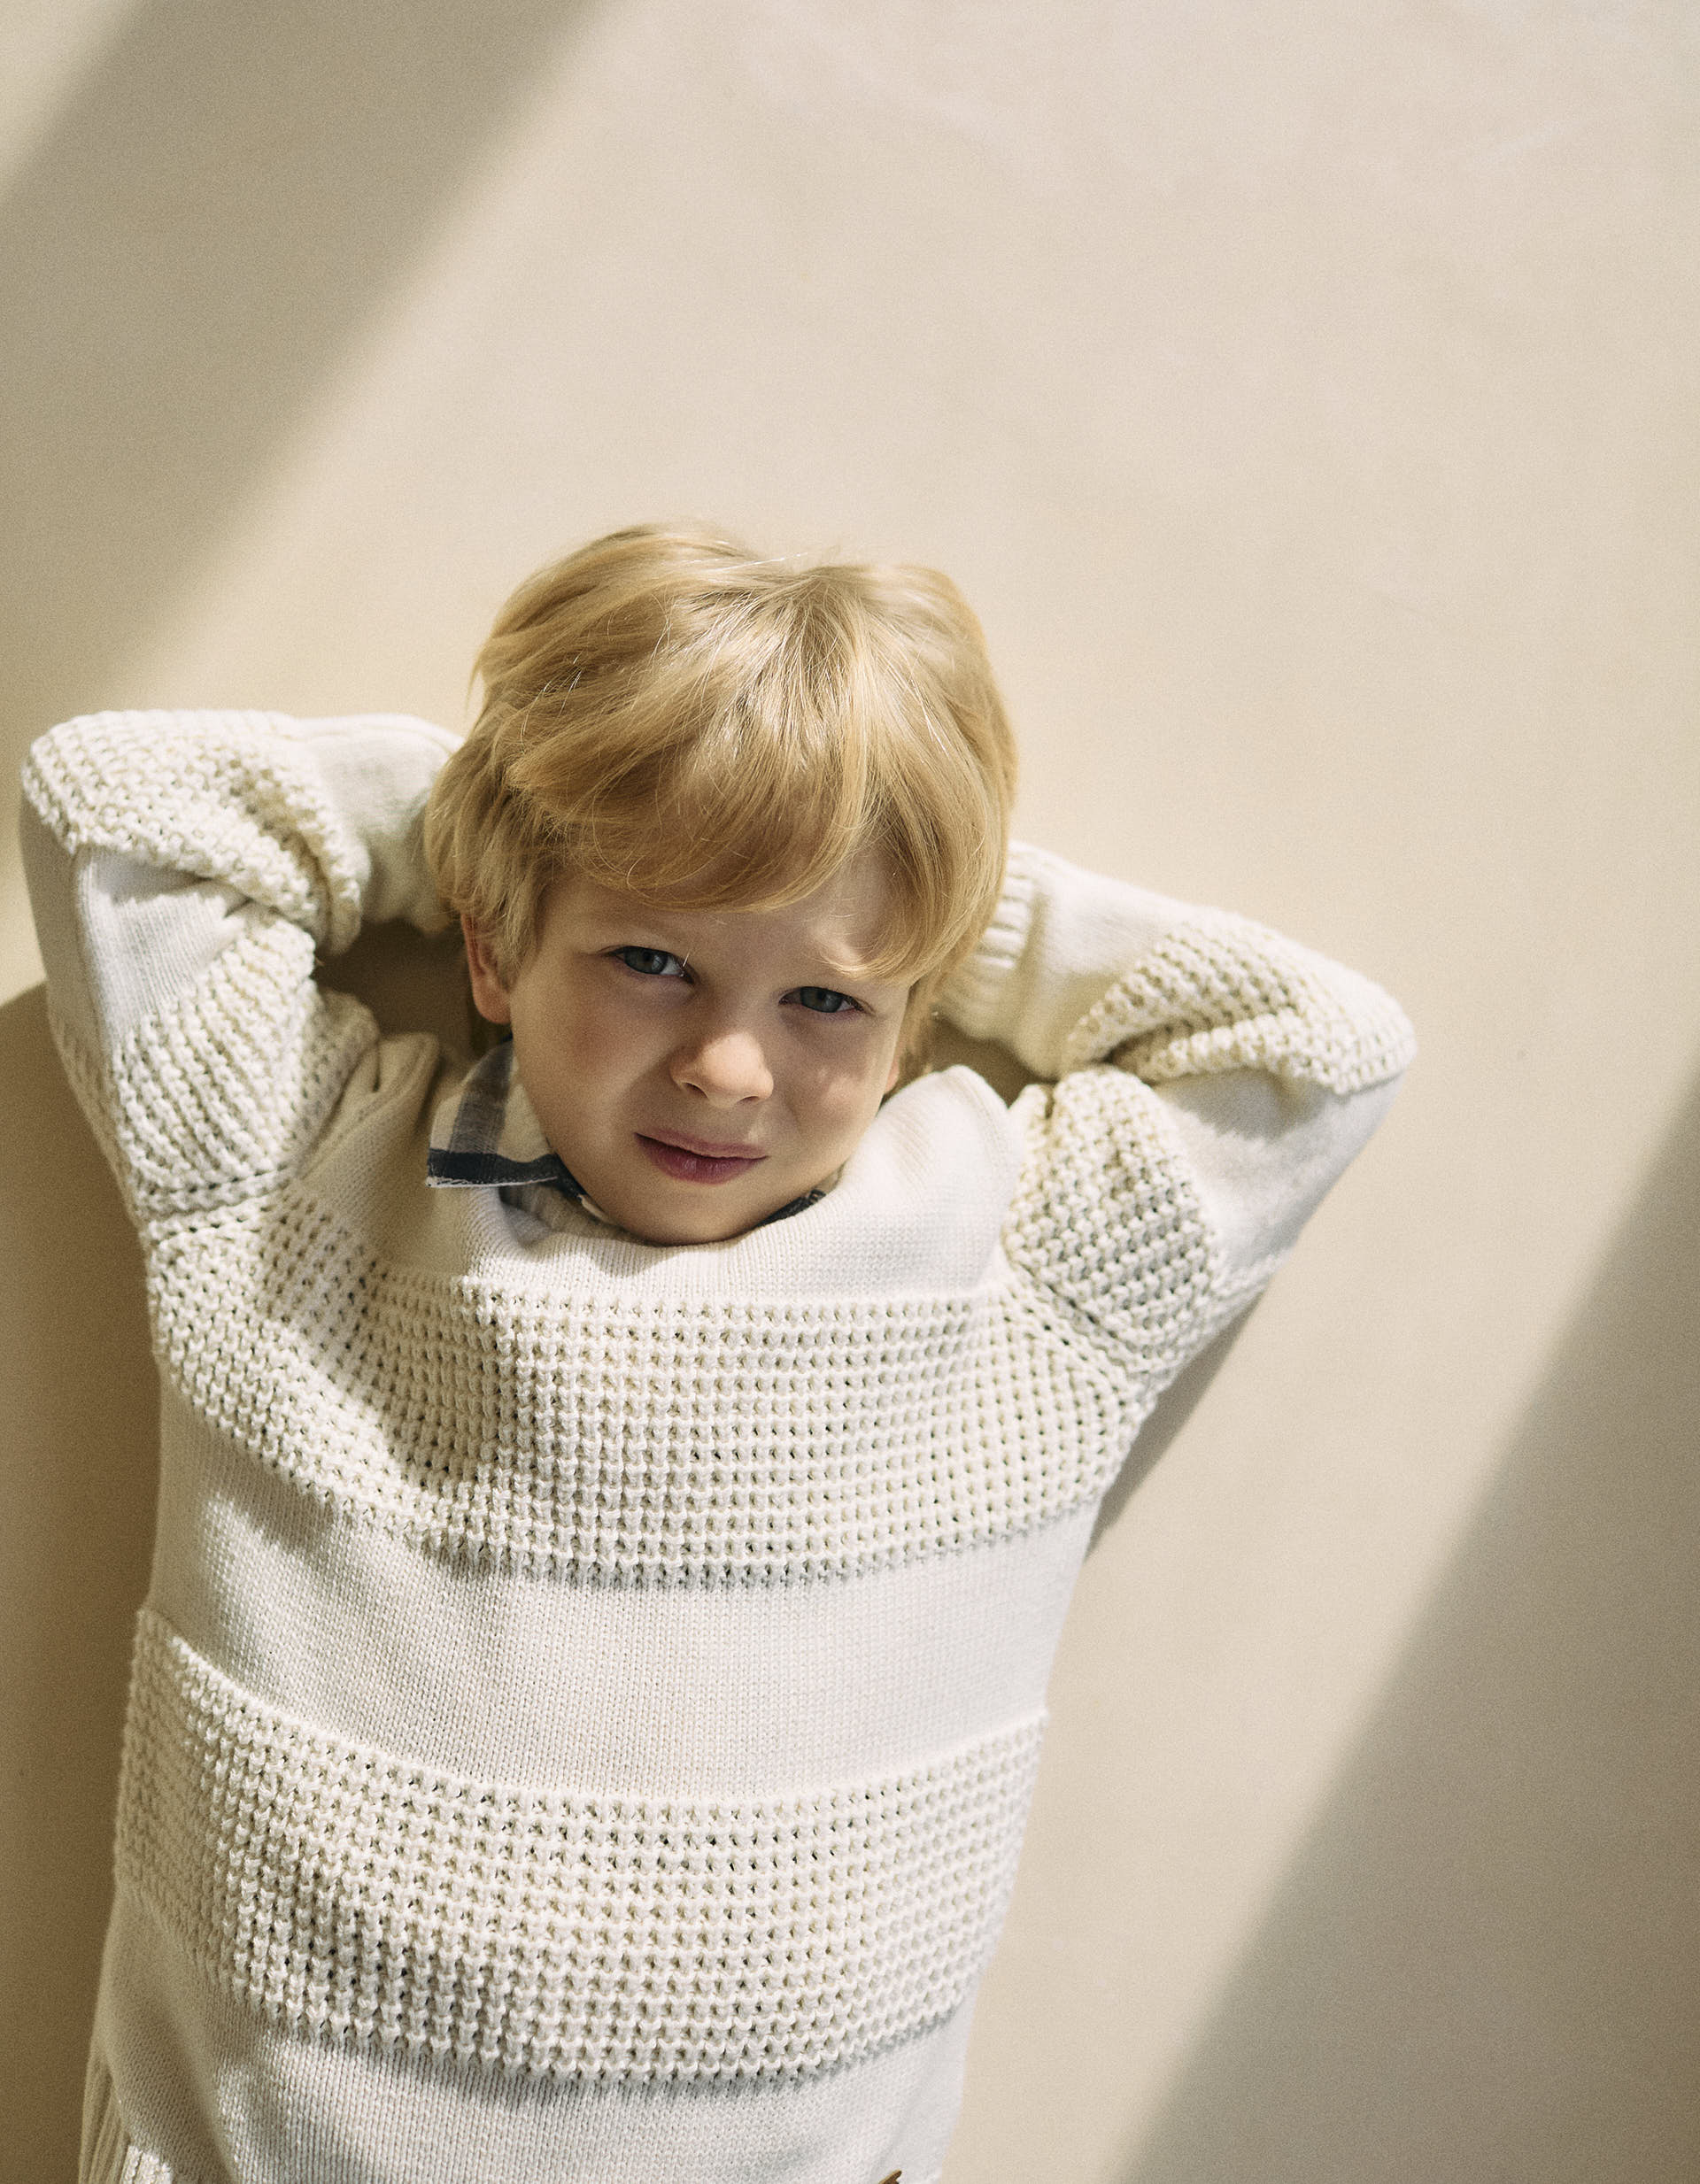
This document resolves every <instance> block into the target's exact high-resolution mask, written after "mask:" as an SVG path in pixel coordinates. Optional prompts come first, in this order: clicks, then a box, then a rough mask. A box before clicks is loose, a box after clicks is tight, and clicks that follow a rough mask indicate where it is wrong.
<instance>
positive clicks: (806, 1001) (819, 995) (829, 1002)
mask: <svg viewBox="0 0 1700 2184" xmlns="http://www.w3.org/2000/svg"><path fill="white" fill-rule="evenodd" d="M797 999H799V1000H800V1002H801V1003H802V1005H803V1007H805V1008H812V1009H813V1010H814V1011H815V1015H819V1016H841V1015H843V1014H844V1012H845V1010H846V1009H847V1008H859V1007H861V1006H862V1004H861V1003H860V1002H859V1001H853V1000H852V999H851V998H850V996H849V995H848V994H847V993H837V992H834V991H833V990H832V988H831V986H799V987H798V989H797Z"/></svg>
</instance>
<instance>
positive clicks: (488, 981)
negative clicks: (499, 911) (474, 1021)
mask: <svg viewBox="0 0 1700 2184" xmlns="http://www.w3.org/2000/svg"><path fill="white" fill-rule="evenodd" d="M460 930H461V932H462V933H463V934H464V935H465V936H466V943H467V969H468V973H469V974H470V976H471V978H472V1003H473V1007H475V1009H476V1010H477V1011H478V1014H479V1015H481V1016H482V1017H483V1019H484V1021H485V1022H486V1023H512V1022H513V1021H514V1010H513V1006H512V1004H511V1002H510V1001H509V999H508V993H507V988H506V986H505V985H504V984H502V982H501V980H500V979H499V978H498V976H497V975H496V962H495V958H494V957H493V956H492V955H491V952H490V948H489V946H488V945H487V944H486V942H485V939H484V937H483V933H481V932H480V931H479V930H478V928H477V926H476V925H475V924H474V922H473V921H472V919H471V918H470V917H468V915H467V913H466V912H465V911H464V910H463V911H462V912H461V913H460Z"/></svg>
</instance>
